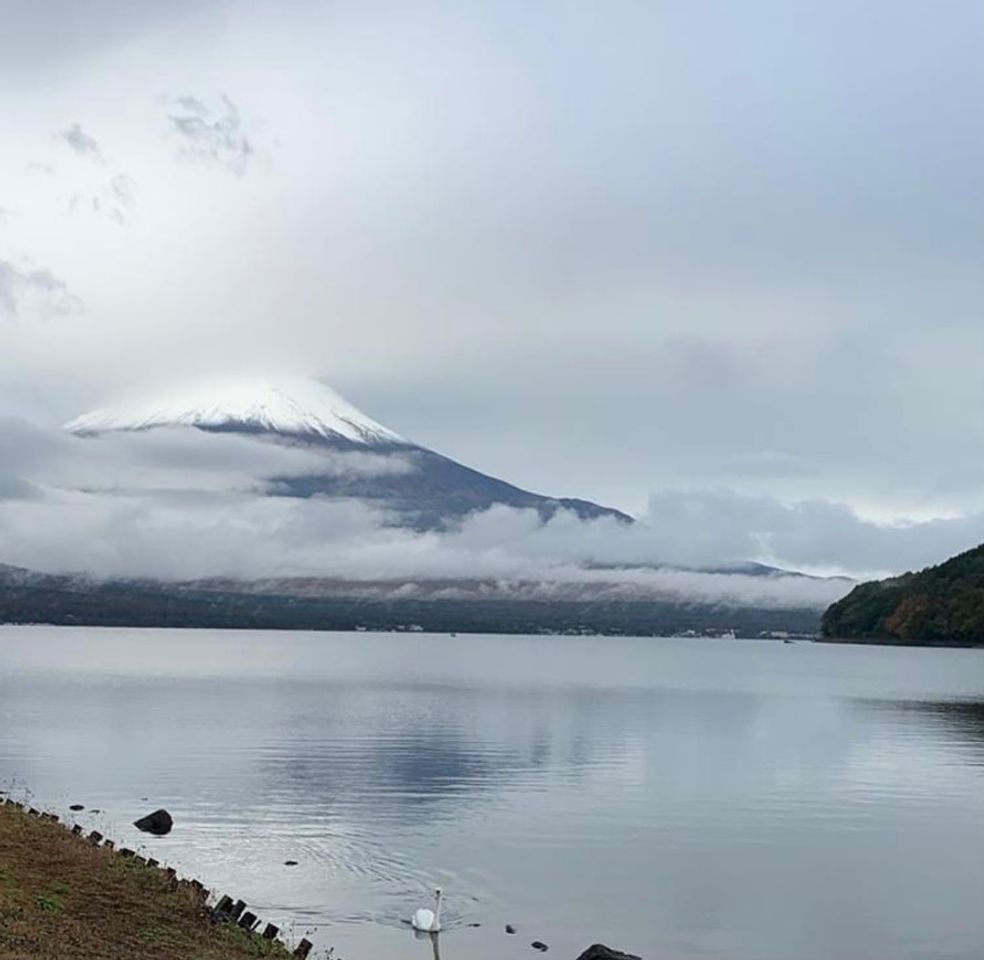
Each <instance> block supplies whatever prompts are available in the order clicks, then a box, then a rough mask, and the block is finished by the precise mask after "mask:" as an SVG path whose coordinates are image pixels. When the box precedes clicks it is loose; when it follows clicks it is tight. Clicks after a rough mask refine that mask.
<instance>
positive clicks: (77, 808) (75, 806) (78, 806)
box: [68, 803, 85, 812]
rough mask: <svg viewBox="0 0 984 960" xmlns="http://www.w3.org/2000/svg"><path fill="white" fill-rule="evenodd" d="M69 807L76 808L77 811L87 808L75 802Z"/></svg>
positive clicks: (70, 808)
mask: <svg viewBox="0 0 984 960" xmlns="http://www.w3.org/2000/svg"><path fill="white" fill-rule="evenodd" d="M68 809H69V810H75V811H76V812H77V811H79V810H84V809H85V807H84V806H82V804H81V803H73V804H72V805H71V806H70V807H69V808H68Z"/></svg>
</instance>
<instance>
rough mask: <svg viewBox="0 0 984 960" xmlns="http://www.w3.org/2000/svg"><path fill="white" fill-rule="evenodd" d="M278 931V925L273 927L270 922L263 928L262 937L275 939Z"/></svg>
mask: <svg viewBox="0 0 984 960" xmlns="http://www.w3.org/2000/svg"><path fill="white" fill-rule="evenodd" d="M278 933H280V927H275V926H274V925H273V924H272V923H268V924H267V925H266V927H265V928H264V930H263V939H264V940H276V939H277V934H278Z"/></svg>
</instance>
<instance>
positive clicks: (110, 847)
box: [103, 840, 116, 850]
mask: <svg viewBox="0 0 984 960" xmlns="http://www.w3.org/2000/svg"><path fill="white" fill-rule="evenodd" d="M103 846H104V847H105V848H106V849H107V850H114V849H115V848H116V844H115V843H113V841H112V840H107V841H105V843H103Z"/></svg>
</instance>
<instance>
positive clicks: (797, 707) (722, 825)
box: [0, 627, 984, 960]
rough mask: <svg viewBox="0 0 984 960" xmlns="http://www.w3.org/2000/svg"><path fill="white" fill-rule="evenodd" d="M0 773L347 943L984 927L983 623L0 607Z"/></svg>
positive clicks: (737, 949) (769, 935) (693, 941)
mask: <svg viewBox="0 0 984 960" xmlns="http://www.w3.org/2000/svg"><path fill="white" fill-rule="evenodd" d="M0 781H3V783H0V787H3V786H5V785H6V786H8V787H9V786H10V785H11V784H13V791H14V793H15V794H16V795H20V794H22V793H23V786H22V785H26V786H28V787H29V788H30V789H31V791H33V796H34V797H35V798H36V800H37V802H39V803H42V804H48V805H50V806H52V807H60V808H61V809H62V811H63V812H64V813H66V814H67V807H68V805H69V804H70V803H74V802H79V803H84V804H86V806H87V807H96V808H99V809H100V810H101V811H103V812H102V813H99V814H90V813H88V812H86V813H84V814H80V815H78V816H79V818H80V820H81V822H82V823H83V824H84V825H85V826H86V827H91V828H98V829H100V830H101V831H102V832H103V833H106V834H108V835H110V836H113V837H115V838H116V839H117V841H123V842H125V843H127V844H129V845H133V846H142V847H143V848H145V849H146V851H147V852H149V853H152V855H153V856H155V857H157V858H158V859H160V860H162V861H164V862H168V863H171V864H174V865H175V866H177V867H178V868H179V869H180V870H181V871H183V872H185V873H187V874H189V875H194V876H198V877H200V878H201V879H202V880H203V881H205V882H206V884H207V885H209V886H211V887H213V888H214V889H216V890H218V891H221V892H229V893H233V894H235V895H237V896H240V897H243V898H244V899H246V900H247V901H248V902H249V903H250V904H251V906H252V907H253V909H254V910H255V912H256V913H258V914H259V915H260V916H262V917H263V918H264V919H269V920H274V921H278V920H283V921H284V922H287V921H288V919H289V918H293V919H294V921H295V924H294V931H295V934H296V935H297V936H300V935H301V934H303V933H305V932H307V931H314V933H313V935H312V939H314V940H315V941H316V942H317V943H318V945H319V946H323V947H327V946H329V945H335V946H336V948H337V953H339V954H341V956H343V957H345V958H352V960H359V958H364V960H377V958H384V957H386V958H420V960H432V948H431V944H430V943H429V942H427V941H424V942H420V941H415V940H414V938H413V935H412V933H411V932H410V931H409V930H408V929H407V927H406V926H405V925H404V922H403V921H404V918H406V917H407V916H409V914H410V913H411V912H412V910H413V909H414V908H415V907H417V906H420V905H424V904H425V903H426V901H427V896H428V893H429V891H430V889H431V888H432V887H433V886H434V885H435V884H440V885H442V886H443V887H444V888H445V890H446V892H447V897H448V903H447V912H448V916H447V923H448V927H447V930H446V932H445V933H444V934H442V936H441V939H440V951H441V957H442V960H455V958H462V960H464V958H467V960H492V958H495V960H502V958H509V957H516V958H525V957H530V956H536V954H534V953H533V952H532V951H531V950H530V947H529V943H530V941H531V940H534V939H540V940H544V941H546V942H547V943H548V944H550V947H551V953H550V956H554V957H558V958H563V957H568V958H571V960H573V958H574V957H576V956H577V954H578V953H579V952H580V951H581V950H582V949H583V948H584V947H585V946H587V945H588V944H589V943H591V942H594V941H596V940H601V941H604V942H608V943H610V944H612V945H614V946H618V947H620V948H622V949H626V950H630V951H634V952H636V953H640V954H642V956H644V957H645V958H647V960H684V958H698V957H699V958H711V957H713V958H727V960H830V958H834V957H836V958H839V960H850V958H858V960H862V958H870V960H887V958H893V960H900V958H966V960H971V958H973V960H980V958H981V957H982V956H984V909H982V907H981V904H982V902H984V651H961V650H901V649H891V648H876V647H837V646H826V645H819V644H809V643H799V644H795V645H787V644H781V643H776V642H756V641H734V640H719V641H710V640H653V639H610V638H594V637H583V638H582V637H577V638H573V637H550V638H545V637H544V638H541V637H478V636H459V637H457V638H451V637H440V636H423V635H396V634H388V635H374V634H366V633H360V634H313V633H308V634H299V633H271V632H266V633H250V632H209V631H168V630H105V629H88V628H86V629H81V628H80V629H74V630H72V629H60V628H49V627H6V628H0ZM143 798H146V799H143ZM156 806H165V807H167V808H168V809H169V810H170V811H171V812H172V813H173V814H174V817H175V821H176V826H175V829H174V832H173V833H172V834H171V835H170V836H169V837H166V838H162V839H153V838H146V837H143V836H142V835H140V834H138V833H137V832H136V831H135V830H134V829H133V828H132V827H130V826H129V823H130V822H131V821H132V820H133V819H134V818H135V817H137V816H139V815H141V814H143V813H145V812H148V810H150V809H152V808H154V807H156ZM288 859H292V860H297V861H299V866H297V867H286V866H284V861H285V860H288ZM507 922H508V923H512V924H514V925H515V926H516V927H517V928H518V930H519V933H518V935H516V936H514V937H510V936H506V934H505V933H504V932H503V925H504V924H505V923H507ZM473 924H481V926H472V925H473Z"/></svg>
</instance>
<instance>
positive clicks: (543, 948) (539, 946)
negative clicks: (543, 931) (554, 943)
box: [530, 940, 550, 953]
mask: <svg viewBox="0 0 984 960" xmlns="http://www.w3.org/2000/svg"><path fill="white" fill-rule="evenodd" d="M530 946H531V947H532V948H533V949H534V950H539V951H540V953H546V952H547V951H548V950H549V949H550V947H548V946H547V945H546V944H545V943H544V942H543V941H542V940H534V941H533V942H532V943H531V944H530Z"/></svg>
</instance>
